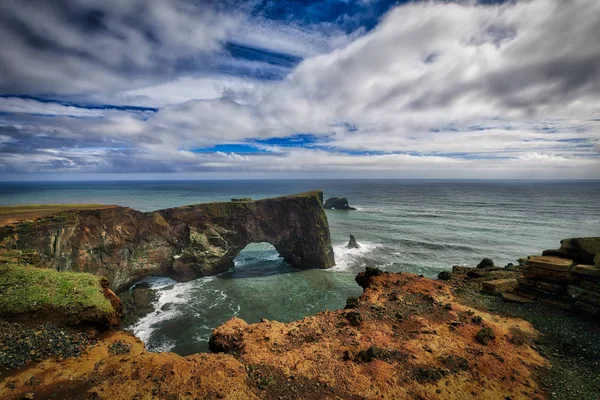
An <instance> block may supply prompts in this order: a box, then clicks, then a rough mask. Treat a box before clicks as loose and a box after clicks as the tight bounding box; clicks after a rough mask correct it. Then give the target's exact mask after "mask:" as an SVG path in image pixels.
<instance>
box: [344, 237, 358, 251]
mask: <svg viewBox="0 0 600 400" xmlns="http://www.w3.org/2000/svg"><path fill="white" fill-rule="evenodd" d="M346 247H348V248H349V249H359V248H360V245H359V244H358V243H356V238H355V237H354V235H350V241H349V242H348V246H346Z"/></svg>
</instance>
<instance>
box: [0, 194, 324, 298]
mask: <svg viewBox="0 0 600 400" xmlns="http://www.w3.org/2000/svg"><path fill="white" fill-rule="evenodd" d="M256 242H268V243H271V244H272V245H273V246H274V247H275V248H276V249H277V251H279V253H280V254H281V256H282V257H283V258H284V259H285V260H287V261H288V262H289V263H290V264H292V265H293V266H295V267H298V268H329V267H332V266H333V265H334V264H335V262H334V258H333V249H332V247H331V239H330V235H329V225H328V222H327V217H326V215H325V211H324V209H323V193H322V192H320V191H313V192H308V193H303V194H298V195H292V196H285V197H278V198H271V199H264V200H258V201H244V202H231V203H206V204H197V205H191V206H186V207H178V208H171V209H166V210H160V211H155V212H149V213H143V212H139V211H136V210H133V209H131V208H126V207H117V206H115V207H110V208H106V207H104V208H98V209H87V210H77V211H67V212H60V213H57V214H54V215H51V216H48V217H44V218H39V219H36V220H34V221H31V222H17V223H12V224H10V225H5V226H3V227H0V246H1V247H4V248H9V249H20V250H33V251H35V252H37V253H38V254H39V261H38V264H39V265H42V266H47V267H52V268H55V269H57V270H61V271H63V270H73V271H85V272H91V273H95V274H98V275H102V276H105V277H107V278H108V280H109V282H110V287H111V288H112V289H113V290H115V291H120V290H123V289H125V288H127V287H128V286H129V285H131V284H132V283H134V282H135V281H137V280H139V279H141V278H143V277H146V276H151V275H157V276H169V277H171V278H173V279H176V280H179V281H185V280H190V279H194V278H197V277H199V276H204V275H213V274H217V273H219V272H223V271H226V270H227V269H229V268H230V267H232V266H233V259H234V258H235V257H236V256H237V254H238V253H239V252H240V251H241V250H242V249H243V248H244V247H245V246H246V245H248V244H249V243H256Z"/></svg>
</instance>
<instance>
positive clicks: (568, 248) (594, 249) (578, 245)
mask: <svg viewBox="0 0 600 400" xmlns="http://www.w3.org/2000/svg"><path fill="white" fill-rule="evenodd" d="M542 255H543V256H554V257H562V258H568V259H570V260H573V261H574V262H575V263H576V264H587V265H594V264H595V265H596V266H600V237H586V238H573V239H563V240H561V241H560V249H557V250H546V251H544V252H543V253H542Z"/></svg>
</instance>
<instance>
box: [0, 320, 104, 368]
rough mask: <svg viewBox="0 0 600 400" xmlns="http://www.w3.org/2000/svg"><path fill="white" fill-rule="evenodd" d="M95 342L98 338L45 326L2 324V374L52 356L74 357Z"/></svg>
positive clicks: (0, 358) (0, 352)
mask: <svg viewBox="0 0 600 400" xmlns="http://www.w3.org/2000/svg"><path fill="white" fill-rule="evenodd" d="M95 342H96V335H95V334H94V333H88V332H75V331H70V330H66V329H63V328H59V327H56V326H54V325H52V324H49V323H45V324H43V325H40V326H36V327H28V326H26V325H23V324H18V323H13V322H6V321H0V373H1V371H11V370H14V369H18V368H21V367H24V366H26V365H28V364H30V363H32V362H38V361H42V360H45V359H47V358H50V357H56V359H58V360H61V359H64V358H68V357H75V356H78V355H80V354H81V353H83V351H84V350H85V349H86V348H87V347H88V346H89V345H91V344H94V343H95Z"/></svg>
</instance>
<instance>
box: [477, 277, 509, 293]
mask: <svg viewBox="0 0 600 400" xmlns="http://www.w3.org/2000/svg"><path fill="white" fill-rule="evenodd" d="M517 286H518V282H517V280H516V279H514V278H510V279H495V280H493V281H487V282H482V283H481V289H482V290H483V291H484V292H485V293H488V294H493V295H499V294H501V293H504V292H512V291H513V290H514V289H515V288H516V287H517Z"/></svg>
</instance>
